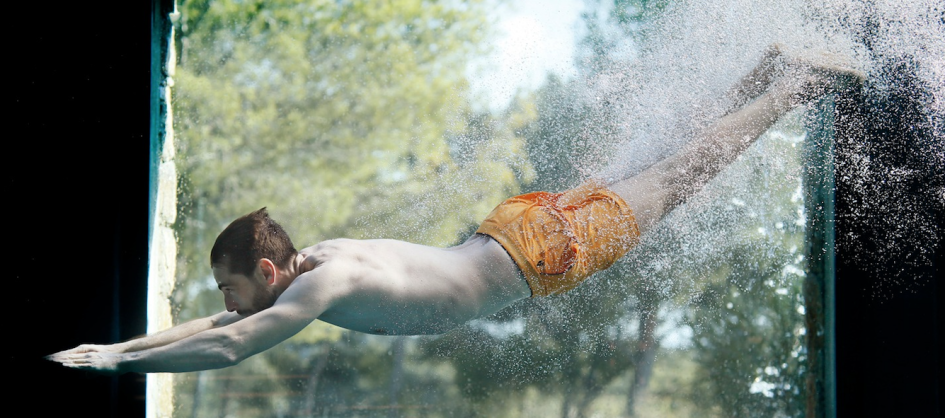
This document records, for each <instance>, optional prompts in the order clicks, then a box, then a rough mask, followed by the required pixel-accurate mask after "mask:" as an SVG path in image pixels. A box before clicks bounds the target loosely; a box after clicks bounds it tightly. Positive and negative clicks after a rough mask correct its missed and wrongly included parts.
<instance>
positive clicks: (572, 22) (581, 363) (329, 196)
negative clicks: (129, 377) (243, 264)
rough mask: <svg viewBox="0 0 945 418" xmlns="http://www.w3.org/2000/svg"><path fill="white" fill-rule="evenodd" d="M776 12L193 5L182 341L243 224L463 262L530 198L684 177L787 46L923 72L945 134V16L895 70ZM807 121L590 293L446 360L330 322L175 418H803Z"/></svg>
mask: <svg viewBox="0 0 945 418" xmlns="http://www.w3.org/2000/svg"><path fill="white" fill-rule="evenodd" d="M770 3H771V2H762V1H749V0H741V1H739V0H729V1H721V2H697V1H671V0H664V1H647V0H615V1H609V0H600V1H586V2H581V1H538V0H529V1H516V2H511V1H510V2H502V1H498V0H495V1H468V2H460V1H440V2H437V1H420V0H402V1H384V2H377V1H359V0H349V1H322V0H306V1H269V2H248V1H238V0H225V1H182V0H179V1H178V10H179V12H180V18H179V19H178V20H177V24H176V27H175V31H176V32H175V47H176V49H177V54H178V58H179V59H178V61H177V68H176V72H175V75H174V87H173V92H172V97H173V100H172V106H173V113H174V125H173V126H174V134H175V141H176V146H177V149H176V151H177V155H176V159H175V164H176V167H177V171H178V172H179V180H178V196H177V219H176V223H175V224H174V232H175V234H176V236H177V243H178V248H177V251H178V257H177V258H178V259H177V270H176V274H175V276H176V277H177V283H176V284H175V288H174V292H173V298H172V305H173V307H174V314H175V321H177V322H183V321H186V320H189V319H192V318H195V317H200V316H207V315H211V314H214V313H216V312H219V311H220V310H222V309H223V303H222V297H221V295H220V294H219V291H218V290H217V289H216V285H215V283H214V282H213V279H212V277H211V276H210V269H209V261H208V260H209V250H210V246H211V245H212V243H213V240H214V238H215V236H216V234H217V233H219V232H220V230H222V229H223V227H225V226H226V225H227V224H228V223H229V222H230V221H231V220H232V219H234V218H236V217H238V216H240V215H243V214H245V213H247V212H249V211H252V210H255V209H258V208H260V207H263V206H266V207H268V208H269V211H270V213H271V214H272V216H273V217H274V218H275V219H276V220H278V221H279V222H280V223H282V224H283V225H284V226H285V227H286V229H287V230H288V232H289V233H290V235H291V236H292V237H293V240H294V241H295V244H296V246H297V247H299V248H302V247H306V246H309V245H312V244H314V243H317V242H319V241H321V240H325V239H331V238H336V237H349V238H393V239H402V240H407V241H411V242H416V243H421V244H427V245H437V246H449V245H455V244H458V243H460V242H462V241H463V240H465V239H466V238H467V237H468V236H469V235H470V234H471V233H472V232H473V231H474V230H475V228H476V226H477V225H478V223H479V222H480V221H481V220H482V218H483V217H484V216H485V215H486V214H488V212H489V211H490V210H491V209H492V208H493V207H494V206H495V205H497V204H498V203H500V202H501V201H502V200H503V199H505V198H506V197H509V196H512V195H514V194H517V193H524V192H529V191H535V190H549V191H561V190H565V189H567V188H569V187H573V186H576V185H577V184H579V183H580V182H582V181H584V180H587V179H589V178H591V177H600V178H605V179H613V178H618V177H623V176H627V175H631V174H634V173H636V172H639V171H640V170H642V169H644V168H646V167H647V166H649V165H650V164H652V163H654V162H656V161H658V160H659V159H661V158H663V157H665V156H667V155H670V154H671V153H673V152H674V151H675V150H677V149H679V147H681V146H682V145H683V144H685V143H686V142H687V141H688V140H689V139H690V137H689V136H687V133H688V132H691V130H692V129H697V128H698V127H700V126H704V125H705V124H707V123H710V122H711V121H712V120H714V118H717V117H719V116H720V115H721V114H722V112H723V109H725V108H726V107H727V106H728V105H729V104H730V103H727V102H726V99H725V95H724V94H723V93H724V92H725V91H726V89H728V88H729V87H730V86H731V85H732V84H733V83H734V82H735V81H736V80H737V79H738V78H739V77H740V76H741V75H742V74H744V73H745V72H746V71H748V70H749V69H750V68H751V67H752V66H753V65H754V64H755V63H756V62H757V60H758V59H759V58H760V56H761V54H762V53H763V51H764V50H765V48H766V47H768V46H769V45H771V44H772V43H775V42H779V43H782V44H783V45H784V47H785V49H786V50H787V51H789V52H790V53H794V54H799V55H803V54H822V53H832V54H839V55H843V56H846V57H848V58H849V59H850V60H851V62H852V63H854V64H855V65H856V66H858V67H860V68H861V69H862V70H864V71H866V72H867V73H870V71H871V70H872V68H873V63H874V60H875V59H876V57H877V56H878V55H880V54H881V53H882V52H883V51H889V50H890V49H892V48H896V49H897V50H898V51H899V52H902V50H906V51H908V52H910V53H911V54H912V58H913V59H915V61H916V62H917V65H919V66H920V67H921V68H920V71H919V74H921V76H922V77H923V79H924V80H926V81H927V82H928V83H929V85H930V86H933V87H931V88H929V89H928V94H929V97H930V103H932V105H930V108H931V109H933V110H934V111H935V112H939V113H937V114H938V115H941V112H943V111H945V108H943V106H942V103H943V100H942V98H943V93H942V89H943V87H942V86H943V85H945V83H942V80H943V74H945V69H943V64H942V60H941V57H942V56H945V54H943V48H945V47H943V44H945V41H943V40H942V38H940V37H935V36H934V35H935V34H934V29H929V25H931V26H932V27H934V26H935V18H934V17H929V16H930V11H931V10H933V9H934V7H933V5H932V3H933V2H930V1H923V0H915V1H911V2H906V3H904V4H900V3H899V2H895V3H894V2H889V4H885V3H881V2H876V3H877V4H874V5H872V6H870V7H874V8H877V9H878V13H879V15H881V16H887V17H888V22H886V23H889V24H886V25H881V28H882V30H887V31H888V36H887V37H886V38H885V39H887V40H888V44H886V45H873V46H871V47H870V48H867V47H866V46H864V45H860V44H857V43H856V42H855V41H854V40H855V39H856V37H855V36H853V35H854V34H852V33H851V29H850V28H851V25H850V24H849V22H848V21H845V20H844V19H836V18H835V17H836V16H845V17H848V20H855V19H856V18H857V16H858V14H859V13H862V10H860V8H862V7H866V6H862V5H861V4H860V3H859V2H844V1H828V2H807V1H802V0H788V1H782V2H777V4H776V5H774V4H770ZM930 22H931V23H930ZM875 77H877V76H875V75H874V79H875ZM875 80H876V81H875V83H876V84H877V85H879V86H880V88H881V86H882V79H875ZM936 81H938V82H939V83H938V84H934V83H935V82H936ZM935 86H937V87H935ZM804 110H805V109H801V110H799V111H796V112H793V113H792V114H790V115H789V116H788V117H786V118H784V120H782V121H781V122H779V124H778V125H776V126H775V127H774V128H773V129H772V130H771V131H770V132H768V133H767V134H765V135H764V136H763V137H762V138H761V139H760V140H759V141H758V143H757V144H756V145H755V146H753V147H752V148H751V149H750V150H749V151H748V152H747V153H746V154H745V155H744V156H743V157H742V158H740V159H739V160H738V161H737V162H736V163H735V164H733V166H732V167H731V168H729V169H728V170H726V171H725V172H724V173H723V174H722V175H721V176H720V178H718V179H716V181H714V182H713V183H711V184H710V185H709V186H708V187H707V189H706V190H704V191H703V193H702V194H700V195H699V196H698V197H697V198H695V199H694V200H693V201H691V202H689V203H688V204H687V205H685V206H683V207H681V208H680V209H679V210H677V211H676V212H674V213H673V214H672V215H671V216H670V217H669V218H668V219H667V220H666V222H664V223H663V224H662V225H661V226H660V227H659V228H657V229H656V230H654V231H653V232H652V233H650V234H649V235H648V236H646V237H644V240H643V242H642V243H641V245H640V246H639V247H637V248H635V249H634V250H633V251H632V252H631V253H630V254H629V255H628V256H627V257H625V258H624V259H623V260H622V261H621V262H620V263H618V264H617V265H616V266H615V267H614V268H612V269H610V270H608V271H606V272H602V273H599V274H597V275H595V276H594V277H593V278H591V279H589V280H588V281H587V282H585V283H584V284H582V285H581V286H580V287H579V288H578V289H576V290H574V291H572V292H570V293H568V294H566V295H562V296H556V297H550V298H541V299H534V300H527V301H523V302H521V303H519V304H517V305H515V306H513V307H511V308H509V309H506V310H504V311H502V312H499V313H498V314H496V315H493V316H492V317H489V318H486V319H482V320H478V321H474V322H472V323H470V324H468V325H466V326H464V327H461V328H459V329H456V330H454V331H451V332H449V333H447V334H445V335H442V336H424V337H380V336H371V335H365V334H359V333H354V332H350V331H347V330H342V329H340V328H336V327H334V326H331V325H327V324H324V323H320V322H319V323H314V324H312V325H311V326H309V327H308V328H307V329H306V330H304V331H303V332H302V333H301V334H299V335H297V336H296V337H293V338H292V339H290V340H288V341H286V342H284V343H282V344H280V345H279V346H277V347H275V348H274V349H272V350H269V351H267V352H265V353H262V354H260V355H257V356H255V357H252V358H250V359H248V360H246V361H244V362H243V363H242V364H240V365H238V366H236V367H231V368H227V369H222V370H215V371H204V372H195V373H186V374H181V375H177V376H175V377H174V383H173V392H174V395H173V398H174V401H173V415H174V416H179V417H190V416H195V417H196V416H226V417H244V416H245V417H258V416H279V417H283V416H285V417H290V416H344V417H360V416H411V417H412V416H418V417H421V416H422V417H441V416H442V417H446V416H494V417H535V416H561V417H590V416H602V417H614V416H642V417H655V416H659V417H677V416H678V417H703V416H705V417H736V416H745V417H749V416H752V417H753V416H765V417H779V416H784V417H788V416H791V417H793V416H802V415H803V414H804V405H805V403H804V402H805V396H806V392H805V387H804V382H805V379H806V373H807V372H808V371H807V368H806V367H807V352H806V346H805V335H806V333H807V330H806V328H805V324H804V314H805V301H804V300H803V297H802V292H801V287H802V284H803V280H804V278H805V271H806V268H807V265H806V262H807V260H805V257H804V254H805V253H804V251H805V249H806V245H807V244H806V243H805V241H804V240H805V235H804V232H805V231H804V228H805V221H806V219H807V216H809V214H807V213H805V209H804V193H803V184H802V177H803V176H802V172H803V162H802V157H801V156H802V153H801V149H802V147H803V143H804V141H805V138H807V135H808V133H807V132H806V130H805V127H804V126H805V121H806V118H807V116H806V114H805V112H804ZM937 139H941V138H937ZM930 147H932V148H933V149H937V148H934V147H940V143H939V142H935V143H933V144H930ZM932 155H933V156H932V157H930V158H936V157H935V154H934V153H933V154H932ZM937 158H939V159H942V158H943V157H942V156H941V155H940V154H939V155H938V157H937ZM940 196H941V194H940ZM890 211H892V213H895V211H896V208H890ZM917 222H918V221H917ZM921 226H922V225H906V226H905V227H911V228H914V227H919V229H921ZM920 252H921V251H920ZM891 256H895V254H892V255H891Z"/></svg>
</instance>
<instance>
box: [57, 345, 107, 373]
mask: <svg viewBox="0 0 945 418" xmlns="http://www.w3.org/2000/svg"><path fill="white" fill-rule="evenodd" d="M117 346H118V344H112V345H95V344H83V345H80V346H78V347H76V348H73V349H70V350H65V351H60V352H58V353H55V354H50V355H49V356H46V359H47V360H50V361H55V362H57V363H59V364H62V365H63V366H66V367H70V368H73V369H79V370H88V371H92V372H96V373H102V374H109V375H113V374H119V373H121V370H120V368H119V364H120V363H121V357H122V355H121V349H120V347H117Z"/></svg>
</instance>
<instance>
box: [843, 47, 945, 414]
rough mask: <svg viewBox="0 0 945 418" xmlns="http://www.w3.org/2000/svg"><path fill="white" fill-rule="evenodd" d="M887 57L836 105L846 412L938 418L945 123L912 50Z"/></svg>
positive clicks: (943, 263)
mask: <svg viewBox="0 0 945 418" xmlns="http://www.w3.org/2000/svg"><path fill="white" fill-rule="evenodd" d="M880 63H881V64H882V66H881V68H880V69H879V70H878V71H877V72H876V74H875V76H876V77H880V78H882V79H885V80H886V81H887V82H886V83H881V84H880V83H868V84H867V86H866V87H867V88H866V89H865V91H864V94H862V95H859V96H858V97H855V98H854V100H852V101H848V102H843V106H842V107H841V108H838V111H839V113H840V115H839V117H838V119H837V141H838V145H837V159H838V160H837V170H838V172H837V179H838V180H837V192H836V193H837V205H836V207H837V272H836V276H837V279H836V295H837V300H836V307H837V315H836V319H837V411H838V415H839V416H840V417H933V416H941V415H940V413H941V402H942V401H941V395H940V393H941V384H942V382H941V365H942V363H941V361H942V352H943V351H945V347H943V346H942V322H941V319H940V316H941V309H942V284H941V282H940V281H939V277H940V276H942V273H943V269H942V266H943V265H945V260H943V248H942V239H941V237H942V234H943V233H945V228H943V226H942V219H943V208H942V201H941V196H937V195H936V193H941V191H942V190H945V184H943V176H945V174H943V173H945V170H943V168H942V167H941V166H940V164H941V163H940V161H941V155H940V154H938V155H937V156H936V154H935V153H941V152H942V150H941V144H940V139H939V140H938V141H937V140H936V138H935V134H934V132H935V130H937V129H941V125H940V124H941V121H939V122H938V124H939V125H938V126H937V127H936V125H935V122H933V121H934V119H933V118H931V117H930V113H929V111H928V108H927V104H928V103H930V97H929V96H928V93H927V92H928V91H930V89H929V87H930V86H927V85H923V82H922V81H921V80H919V79H918V78H917V77H916V76H915V73H916V66H915V64H914V63H913V62H912V60H911V59H910V57H907V56H889V57H882V58H881V59H880ZM939 135H941V133H939Z"/></svg>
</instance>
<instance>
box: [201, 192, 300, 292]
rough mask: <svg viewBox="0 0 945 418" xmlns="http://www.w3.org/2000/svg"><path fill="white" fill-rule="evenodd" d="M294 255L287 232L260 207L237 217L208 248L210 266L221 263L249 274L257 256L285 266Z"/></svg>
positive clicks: (278, 265) (250, 274)
mask: <svg viewBox="0 0 945 418" xmlns="http://www.w3.org/2000/svg"><path fill="white" fill-rule="evenodd" d="M296 254H298V251H297V250H296V249H295V246H293V245H292V240H291V239H289V234H287V233H286V232H285V230H284V229H282V226H280V225H279V224H278V223H276V221H274V220H272V218H270V217H269V212H267V211H266V208H265V207H264V208H262V209H259V210H257V211H254V212H251V213H249V214H247V215H244V216H241V217H239V218H237V219H236V220H235V221H233V222H231V223H230V224H229V225H228V226H227V227H226V228H225V229H224V230H223V232H221V233H220V235H218V236H217V240H216V242H214V243H213V248H212V249H210V265H211V266H213V265H217V264H219V265H223V266H226V269H227V270H228V271H229V272H230V273H233V274H242V275H244V276H246V277H252V276H253V273H254V272H255V271H256V263H257V262H258V261H259V260H260V259H262V258H268V259H269V260H271V261H272V263H273V264H275V265H276V267H279V268H288V266H289V264H290V263H291V262H292V259H294V258H295V256H296Z"/></svg>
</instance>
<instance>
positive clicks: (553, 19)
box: [470, 0, 584, 111]
mask: <svg viewBox="0 0 945 418" xmlns="http://www.w3.org/2000/svg"><path fill="white" fill-rule="evenodd" d="M583 8H584V4H583V2H582V1H580V0H544V1H543V0H516V1H514V2H512V4H511V5H507V6H503V7H497V8H496V11H495V13H496V14H497V15H498V19H499V28H498V40H497V42H496V43H495V45H494V47H495V48H494V51H493V54H492V55H491V56H490V57H488V58H486V60H487V64H486V65H484V66H483V69H484V71H482V72H481V73H479V74H475V73H474V74H471V76H470V79H471V84H472V88H473V91H474V92H475V93H476V94H481V95H483V96H484V98H485V99H486V100H487V102H488V103H489V107H490V108H491V109H492V110H494V111H497V110H501V109H503V108H505V106H506V105H508V103H509V100H511V98H512V97H514V96H515V93H516V91H518V89H526V90H532V89H536V88H538V87H540V86H541V84H542V83H543V82H544V81H545V78H546V74H547V73H548V72H554V73H556V74H558V75H559V76H560V77H562V78H568V77H570V76H572V75H574V71H575V70H574V49H575V42H576V41H577V39H576V38H577V37H576V30H577V28H578V24H579V21H580V18H581V11H582V10H583Z"/></svg>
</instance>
